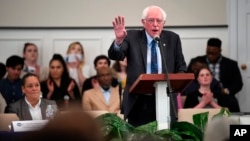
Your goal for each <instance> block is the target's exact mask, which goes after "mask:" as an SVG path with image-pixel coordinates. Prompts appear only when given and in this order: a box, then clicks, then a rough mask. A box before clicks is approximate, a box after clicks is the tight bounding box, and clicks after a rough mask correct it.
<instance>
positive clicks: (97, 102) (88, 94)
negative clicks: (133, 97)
mask: <svg viewBox="0 0 250 141" xmlns="http://www.w3.org/2000/svg"><path fill="white" fill-rule="evenodd" d="M96 79H97V81H98V83H99V86H98V87H95V88H92V89H90V90H87V91H85V92H84V94H83V97H82V106H83V109H84V110H85V111H108V112H112V113H118V112H119V110H120V100H119V86H116V87H112V71H111V68H109V67H101V68H98V69H97V74H96Z"/></svg>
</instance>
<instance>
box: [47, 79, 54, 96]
mask: <svg viewBox="0 0 250 141" xmlns="http://www.w3.org/2000/svg"><path fill="white" fill-rule="evenodd" d="M47 87H48V90H49V92H48V94H47V99H50V98H51V96H52V94H53V92H54V83H53V82H52V80H51V79H48V80H47Z"/></svg>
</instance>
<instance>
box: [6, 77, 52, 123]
mask: <svg viewBox="0 0 250 141" xmlns="http://www.w3.org/2000/svg"><path fill="white" fill-rule="evenodd" d="M22 91H23V93H24V95H25V97H24V98H22V99H19V100H18V101H16V102H14V103H11V104H10V105H8V106H7V112H8V113H16V114H17V116H18V117H19V119H20V120H43V119H46V118H47V117H46V108H47V106H48V105H56V102H55V101H52V100H47V99H43V98H41V94H40V92H41V88H40V81H39V79H38V77H37V76H36V75H35V74H31V73H27V74H25V75H24V77H23V79H22ZM55 112H56V111H55ZM48 118H49V117H48Z"/></svg>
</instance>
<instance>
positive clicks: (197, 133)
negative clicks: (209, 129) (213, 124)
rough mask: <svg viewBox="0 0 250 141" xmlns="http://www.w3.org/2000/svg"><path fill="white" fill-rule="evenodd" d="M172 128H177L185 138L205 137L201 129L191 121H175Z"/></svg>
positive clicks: (200, 138) (196, 138) (198, 138)
mask: <svg viewBox="0 0 250 141" xmlns="http://www.w3.org/2000/svg"><path fill="white" fill-rule="evenodd" d="M171 130H175V131H176V132H178V133H179V135H181V137H182V138H183V139H193V140H198V141H201V140H202V138H203V133H202V132H201V130H200V129H199V128H198V127H197V126H195V125H194V124H192V123H189V122H185V121H182V122H174V123H173V124H172V128H171Z"/></svg>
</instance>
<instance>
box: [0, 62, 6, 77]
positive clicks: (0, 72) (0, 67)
mask: <svg viewBox="0 0 250 141" xmlns="http://www.w3.org/2000/svg"><path fill="white" fill-rule="evenodd" d="M5 74H6V66H5V65H4V64H3V63H0V80H1V79H3V78H4V76H5Z"/></svg>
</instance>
